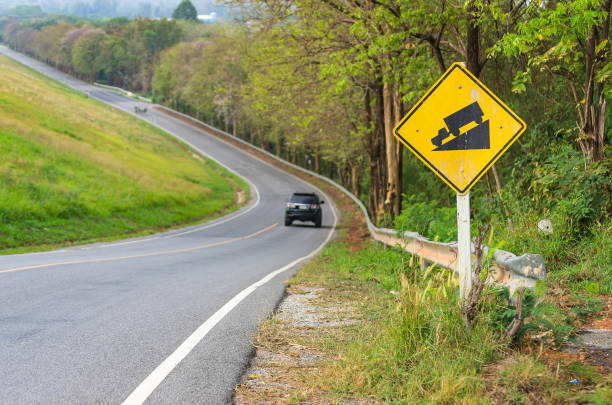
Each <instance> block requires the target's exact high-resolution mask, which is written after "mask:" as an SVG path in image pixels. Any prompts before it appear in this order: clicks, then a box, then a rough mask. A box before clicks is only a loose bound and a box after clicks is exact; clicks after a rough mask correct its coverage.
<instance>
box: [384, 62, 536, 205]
mask: <svg viewBox="0 0 612 405" xmlns="http://www.w3.org/2000/svg"><path fill="white" fill-rule="evenodd" d="M525 127H526V126H525V123H524V122H523V120H521V119H520V118H519V117H518V116H517V115H516V114H515V113H514V112H513V111H512V110H510V108H508V106H506V105H505V104H504V103H503V102H502V101H501V100H500V99H499V98H497V96H495V94H493V93H492V92H491V90H489V89H487V88H486V87H485V85H484V84H482V83H481V82H480V81H479V80H478V79H477V78H476V77H474V76H473V75H472V74H471V73H470V72H469V71H468V70H467V69H465V68H464V67H463V66H462V65H461V64H460V63H454V64H453V65H452V66H451V67H450V68H449V69H448V70H447V71H446V72H445V73H444V75H442V77H441V78H440V79H438V81H437V82H436V84H434V85H433V87H432V88H431V89H429V91H428V92H427V93H426V94H425V95H424V96H423V98H421V100H419V102H418V103H417V104H416V105H415V106H414V107H413V108H412V110H410V112H409V113H408V114H407V115H406V116H405V117H404V118H403V119H402V121H401V122H400V123H399V124H398V125H397V126H396V127H395V130H394V134H395V136H396V137H397V138H398V139H399V140H400V141H401V142H402V143H403V144H404V145H406V147H408V148H409V149H410V150H411V151H412V152H414V154H415V155H417V156H418V157H419V159H421V160H422V161H423V162H424V163H425V164H426V165H427V166H429V168H430V169H431V170H433V171H434V172H435V173H436V174H437V175H438V176H440V178H442V180H444V181H445V182H446V184H448V185H449V186H450V187H451V188H452V189H453V190H455V191H456V192H457V193H458V194H460V195H463V194H465V193H467V192H468V191H469V190H470V188H472V186H473V185H474V184H475V183H476V182H477V181H478V179H480V177H482V175H483V174H485V173H486V171H487V170H488V169H489V168H490V167H491V165H493V163H495V161H496V160H497V159H499V157H500V156H501V155H502V154H503V153H504V152H505V151H506V150H507V149H508V148H509V147H510V145H512V143H513V142H514V141H515V140H516V139H517V138H518V137H519V136H520V135H521V134H522V133H523V132H524V131H525Z"/></svg>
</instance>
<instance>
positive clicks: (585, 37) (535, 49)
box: [497, 0, 612, 162]
mask: <svg viewBox="0 0 612 405" xmlns="http://www.w3.org/2000/svg"><path fill="white" fill-rule="evenodd" d="M530 12H531V15H530V18H529V19H527V20H525V21H524V22H522V23H521V24H520V29H519V33H516V34H507V35H505V36H504V38H503V40H502V41H501V42H500V44H499V46H498V47H497V50H503V52H504V53H505V54H506V55H508V56H515V57H518V56H521V55H525V56H527V58H528V61H529V62H528V70H527V71H525V72H519V74H518V75H517V76H516V79H515V91H516V92H519V93H520V92H523V91H525V90H526V84H527V83H528V82H529V73H530V70H539V71H543V72H546V73H549V74H553V75H557V76H558V77H560V78H562V79H563V81H564V82H565V85H566V86H567V87H568V88H569V89H570V91H571V94H572V97H573V101H574V103H575V104H574V105H575V108H576V111H577V113H578V117H577V118H578V120H579V123H580V124H579V126H578V128H577V129H578V136H577V137H576V142H577V144H578V146H579V148H580V150H581V151H582V153H583V154H584V156H586V157H588V159H589V160H590V161H591V162H597V161H601V160H603V159H604V157H605V146H606V144H607V143H609V142H610V141H609V140H606V130H605V124H606V115H607V114H606V109H607V102H606V97H609V94H610V78H611V77H612V62H610V56H611V54H612V51H611V49H612V48H611V45H610V15H611V12H612V0H567V1H562V2H561V1H560V2H558V4H550V5H549V7H547V8H542V7H536V6H535V5H532V6H531V7H530Z"/></svg>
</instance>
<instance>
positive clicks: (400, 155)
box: [393, 82, 405, 215]
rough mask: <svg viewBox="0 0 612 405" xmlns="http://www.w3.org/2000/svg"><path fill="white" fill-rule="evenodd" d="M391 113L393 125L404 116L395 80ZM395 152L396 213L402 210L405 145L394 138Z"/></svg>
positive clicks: (397, 84)
mask: <svg viewBox="0 0 612 405" xmlns="http://www.w3.org/2000/svg"><path fill="white" fill-rule="evenodd" d="M393 115H394V116H395V120H394V122H393V124H394V125H397V123H398V122H400V120H401V119H402V118H403V117H404V104H403V103H402V97H401V94H400V90H399V83H397V82H395V84H394V86H393ZM395 146H396V154H397V206H396V207H395V209H396V211H397V215H399V214H401V212H402V195H403V193H404V189H403V187H404V148H405V146H404V145H403V144H402V143H401V142H400V141H399V140H397V139H396V142H395Z"/></svg>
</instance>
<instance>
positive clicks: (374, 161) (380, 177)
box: [364, 82, 387, 222]
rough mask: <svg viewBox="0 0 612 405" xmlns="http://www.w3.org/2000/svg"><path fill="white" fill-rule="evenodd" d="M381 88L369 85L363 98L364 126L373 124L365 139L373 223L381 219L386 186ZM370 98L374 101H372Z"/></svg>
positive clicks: (374, 84) (377, 83)
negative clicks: (364, 108)
mask: <svg viewBox="0 0 612 405" xmlns="http://www.w3.org/2000/svg"><path fill="white" fill-rule="evenodd" d="M382 87H383V86H382V85H381V83H380V82H375V83H371V84H370V87H369V88H368V89H367V91H366V94H365V97H364V101H365V107H366V116H365V120H366V121H365V126H366V127H369V126H370V125H371V123H372V122H374V128H373V129H372V130H371V131H370V132H369V133H368V139H367V142H368V154H369V158H370V162H369V164H370V190H369V206H370V211H371V214H372V219H373V220H374V222H378V221H379V220H380V219H382V217H383V214H384V203H385V188H386V185H387V174H386V168H387V166H386V164H385V132H384V128H385V126H384V108H383V88H382ZM372 97H374V98H375V99H374V100H372Z"/></svg>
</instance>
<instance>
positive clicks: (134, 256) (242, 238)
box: [0, 222, 278, 274]
mask: <svg viewBox="0 0 612 405" xmlns="http://www.w3.org/2000/svg"><path fill="white" fill-rule="evenodd" d="M277 226H278V222H276V223H274V224H272V225H270V226H267V227H265V228H263V229H260V230H259V231H257V232H253V233H251V234H248V235H245V236H240V237H237V238H233V239H228V240H224V241H221V242H215V243H209V244H207V245H200V246H194V247H190V248H185V249H177V250H167V251H162V252H153V253H144V254H140V255H132V256H117V257H107V258H103V259H89V260H75V261H71V262H61V263H47V264H37V265H34V266H26V267H16V268H13V269H6V270H0V274H2V273H14V272H17V271H24V270H34V269H44V268H47V267H54V266H66V265H71V264H88V263H104V262H112V261H117V260H126V259H139V258H142V257H151V256H164V255H172V254H177V253H185V252H192V251H194V250H202V249H208V248H211V247H215V246H222V245H227V244H230V243H234V242H238V241H240V240H245V239H250V238H254V237H255V236H258V235H261V234H262V233H264V232H267V231H269V230H270V229H273V228H275V227H277Z"/></svg>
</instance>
